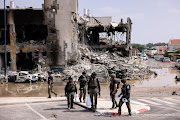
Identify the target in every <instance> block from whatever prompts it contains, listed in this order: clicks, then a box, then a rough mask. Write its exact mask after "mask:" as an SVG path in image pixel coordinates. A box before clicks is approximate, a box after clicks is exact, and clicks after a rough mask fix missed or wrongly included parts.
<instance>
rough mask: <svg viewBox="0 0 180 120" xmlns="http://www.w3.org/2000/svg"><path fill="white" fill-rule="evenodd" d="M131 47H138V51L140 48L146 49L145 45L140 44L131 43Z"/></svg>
mask: <svg viewBox="0 0 180 120" xmlns="http://www.w3.org/2000/svg"><path fill="white" fill-rule="evenodd" d="M131 46H132V48H135V49H138V50H139V51H140V52H142V50H144V49H146V46H145V45H141V44H131Z"/></svg>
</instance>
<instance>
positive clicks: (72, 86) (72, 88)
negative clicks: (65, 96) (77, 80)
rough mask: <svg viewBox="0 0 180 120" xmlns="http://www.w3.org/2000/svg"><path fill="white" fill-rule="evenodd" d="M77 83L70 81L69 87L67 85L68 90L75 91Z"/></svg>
mask: <svg viewBox="0 0 180 120" xmlns="http://www.w3.org/2000/svg"><path fill="white" fill-rule="evenodd" d="M75 89H76V88H75V84H74V83H73V82H72V83H69V85H68V87H67V90H68V91H75Z"/></svg>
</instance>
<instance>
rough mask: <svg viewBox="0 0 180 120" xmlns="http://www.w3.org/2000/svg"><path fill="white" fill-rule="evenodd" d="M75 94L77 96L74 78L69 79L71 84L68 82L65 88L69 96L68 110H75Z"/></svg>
mask: <svg viewBox="0 0 180 120" xmlns="http://www.w3.org/2000/svg"><path fill="white" fill-rule="evenodd" d="M74 93H76V94H77V89H76V84H75V83H74V82H73V79H72V77H69V82H67V84H66V87H65V95H66V96H67V104H68V109H74V107H73V100H74Z"/></svg>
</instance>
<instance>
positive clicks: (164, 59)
mask: <svg viewBox="0 0 180 120" xmlns="http://www.w3.org/2000/svg"><path fill="white" fill-rule="evenodd" d="M162 62H170V59H169V58H168V57H164V58H163V60H162Z"/></svg>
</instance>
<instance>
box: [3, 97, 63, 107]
mask: <svg viewBox="0 0 180 120" xmlns="http://www.w3.org/2000/svg"><path fill="white" fill-rule="evenodd" d="M64 100H66V97H52V98H47V97H0V105H12V104H23V103H38V102H55V101H64Z"/></svg>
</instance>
